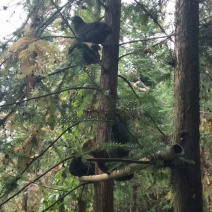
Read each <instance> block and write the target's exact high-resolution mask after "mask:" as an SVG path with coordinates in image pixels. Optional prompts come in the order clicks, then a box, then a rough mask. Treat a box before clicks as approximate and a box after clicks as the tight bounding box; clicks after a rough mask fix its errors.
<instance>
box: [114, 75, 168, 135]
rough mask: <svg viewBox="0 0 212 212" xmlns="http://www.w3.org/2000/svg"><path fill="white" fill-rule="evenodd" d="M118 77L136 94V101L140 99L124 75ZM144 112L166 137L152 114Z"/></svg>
mask: <svg viewBox="0 0 212 212" xmlns="http://www.w3.org/2000/svg"><path fill="white" fill-rule="evenodd" d="M118 77H120V78H121V79H123V80H124V81H125V82H126V83H127V84H128V85H129V87H130V88H131V90H132V92H133V93H134V95H135V96H136V98H137V99H138V101H140V99H139V96H138V94H137V93H136V92H135V90H134V89H133V87H132V85H131V84H130V82H129V81H128V80H127V79H126V78H125V77H123V76H121V75H118ZM144 114H145V115H146V116H148V117H149V118H150V120H151V121H152V122H153V124H154V125H155V127H156V128H157V129H158V131H159V132H160V133H161V134H162V135H163V136H164V137H166V135H165V134H164V133H163V132H162V130H161V129H160V128H159V127H158V125H157V123H156V122H155V120H154V119H153V118H152V116H151V115H150V114H149V113H148V112H147V111H144Z"/></svg>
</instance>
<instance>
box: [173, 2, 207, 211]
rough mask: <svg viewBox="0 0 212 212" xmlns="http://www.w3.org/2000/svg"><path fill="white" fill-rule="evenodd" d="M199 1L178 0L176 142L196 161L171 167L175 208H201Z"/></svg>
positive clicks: (188, 209) (199, 209)
mask: <svg viewBox="0 0 212 212" xmlns="http://www.w3.org/2000/svg"><path fill="white" fill-rule="evenodd" d="M198 3H199V1H198V0H177V2H176V68H175V88H174V91H175V114H174V115H175V117H174V143H179V144H181V145H182V146H183V147H184V150H185V155H186V158H188V159H192V160H193V161H194V163H195V164H193V165H192V164H186V165H182V164H181V165H179V166H176V167H174V168H173V170H172V185H173V192H174V211H175V212H202V211H203V204H202V184H201V169H200V147H199V49H198V33H199V4H198Z"/></svg>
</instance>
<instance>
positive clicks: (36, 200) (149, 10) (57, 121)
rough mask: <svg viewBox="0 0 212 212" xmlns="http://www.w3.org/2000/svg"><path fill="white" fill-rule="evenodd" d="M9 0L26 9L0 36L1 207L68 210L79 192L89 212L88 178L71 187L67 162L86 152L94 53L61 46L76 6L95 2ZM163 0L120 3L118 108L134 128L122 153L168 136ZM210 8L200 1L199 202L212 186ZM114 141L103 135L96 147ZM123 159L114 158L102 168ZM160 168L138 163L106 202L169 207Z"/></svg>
mask: <svg viewBox="0 0 212 212" xmlns="http://www.w3.org/2000/svg"><path fill="white" fill-rule="evenodd" d="M102 2H103V1H102ZM13 4H15V5H16V6H17V7H21V8H22V12H23V13H24V14H26V18H25V20H22V26H21V27H20V28H18V29H17V30H16V31H14V32H13V34H12V35H11V36H8V37H6V38H5V39H2V40H1V41H0V55H1V58H0V68H1V69H0V127H1V129H0V134H1V137H0V161H1V168H0V179H1V182H0V191H1V200H0V205H1V206H2V208H1V209H2V211H21V210H23V211H27V210H28V211H42V210H44V209H46V208H48V207H49V206H51V205H52V204H54V203H55V204H54V205H53V206H52V207H51V210H52V211H58V210H59V211H63V209H64V208H65V209H66V210H67V211H69V210H70V211H74V210H75V209H76V208H77V207H78V204H80V203H81V201H83V202H84V203H86V204H87V208H89V211H92V196H93V186H92V185H84V186H81V187H79V188H78V185H79V181H78V179H77V178H76V177H74V176H72V175H71V174H70V173H69V164H70V160H71V159H72V158H73V156H81V157H83V158H88V157H89V153H90V152H91V151H92V150H88V149H84V148H83V144H84V143H85V142H86V141H88V140H89V139H93V138H94V137H95V135H96V125H97V121H98V118H99V117H98V112H99V111H97V108H98V92H101V90H100V82H99V77H100V72H101V61H100V63H98V64H91V65H88V64H86V63H83V54H82V52H81V51H76V52H75V54H73V55H68V51H69V48H70V47H71V46H73V45H75V43H76V42H77V40H76V38H75V36H74V34H73V24H72V22H71V18H72V17H73V16H74V15H79V16H80V17H82V18H83V20H85V21H86V22H93V21H97V20H99V18H101V17H102V16H103V15H104V7H103V6H100V5H99V1H95V0H86V1H81V0H69V1H52V0H48V1H44V0H39V1H35V0H31V1H30V0H27V1H20V2H17V1H11V2H8V3H7V1H6V2H4V5H3V6H4V7H3V10H4V12H5V13H6V12H8V13H11V12H13V11H14V10H15V8H14V5H13ZM170 6H171V5H170V3H169V1H168V0H160V1H147V0H142V1H141V0H140V1H132V2H131V3H130V2H128V3H127V1H126V2H123V3H122V16H121V36H120V60H119V75H120V76H119V79H118V103H117V107H118V111H119V113H120V114H124V117H123V118H124V120H125V121H126V122H127V128H128V130H129V131H131V132H132V133H133V135H134V137H135V139H134V140H133V139H132V141H131V142H130V143H128V144H126V145H125V148H126V150H129V152H130V154H129V156H128V159H132V160H139V159H141V158H143V159H149V157H150V156H151V155H152V154H153V153H155V152H157V151H159V150H161V149H163V148H164V147H166V146H168V145H170V144H171V142H172V141H171V135H172V113H173V75H174V65H175V58H174V36H173V32H172V28H173V25H171V24H170V23H169V22H168V21H167V20H169V19H170V18H171V19H173V8H172V7H171V9H170ZM98 8H101V10H100V9H98ZM171 13H172V14H171ZM210 13H211V1H203V3H201V4H200V15H201V25H200V54H201V55H200V56H201V61H200V68H201V133H202V134H201V139H202V165H203V166H202V170H203V176H204V178H203V186H204V191H205V193H204V194H205V202H206V203H208V204H206V205H210V201H211V200H210V199H211V195H212V193H211V190H210V184H211V174H212V167H211V163H210V162H209V160H210V158H211V154H212V152H211V149H210V148H209V147H210V146H211V137H212V115H211V114H212V113H211V110H212V108H211V105H212V100H211V92H212V90H211V85H212V70H211V69H210V66H211V63H212V57H211V55H212V50H211V33H210V32H211V23H212V20H211V14H210ZM173 22H174V21H173ZM8 24H10V22H8ZM172 24H173V23H172ZM87 44H88V45H89V46H91V43H87ZM101 49H102V47H101ZM99 52H100V54H101V52H102V51H101V50H100V51H99ZM108 101H110V100H108ZM117 147H119V144H111V145H105V146H100V147H99V150H102V149H107V150H111V149H115V148H117ZM124 166H126V164H123V163H115V164H112V166H110V169H111V170H116V169H120V168H123V167H124ZM111 170H110V171H111ZM169 175H170V172H169V169H168V168H164V169H161V168H160V165H158V167H148V166H142V168H141V169H140V170H138V171H136V173H135V176H134V178H133V179H132V180H131V181H127V182H115V211H117V212H119V211H120V212H121V211H129V209H130V208H132V207H136V210H137V211H171V210H172V193H171V190H170V182H169ZM75 188H76V189H75ZM19 191H20V192H19ZM66 194H67V195H66ZM10 197H13V199H11V200H10V199H9V198H10ZM27 202H28V204H27ZM133 203H134V204H133ZM27 207H28V208H27ZM63 207H64V208H63ZM206 207H207V206H206ZM209 207H211V206H209ZM210 209H211V208H210ZM49 210H50V209H49Z"/></svg>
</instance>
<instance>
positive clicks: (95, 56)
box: [68, 43, 100, 65]
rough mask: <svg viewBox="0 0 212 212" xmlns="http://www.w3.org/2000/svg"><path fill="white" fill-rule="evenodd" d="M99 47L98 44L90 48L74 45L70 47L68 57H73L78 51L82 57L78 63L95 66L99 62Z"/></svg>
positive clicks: (84, 45)
mask: <svg viewBox="0 0 212 212" xmlns="http://www.w3.org/2000/svg"><path fill="white" fill-rule="evenodd" d="M99 50H100V46H99V45H98V44H93V45H91V47H89V46H88V45H86V44H84V43H76V44H74V45H73V46H71V47H70V48H69V50H68V57H70V56H72V55H74V54H75V53H77V52H78V51H79V53H81V55H82V60H83V61H79V62H84V63H85V64H87V65H90V64H97V63H99V61H100V54H99Z"/></svg>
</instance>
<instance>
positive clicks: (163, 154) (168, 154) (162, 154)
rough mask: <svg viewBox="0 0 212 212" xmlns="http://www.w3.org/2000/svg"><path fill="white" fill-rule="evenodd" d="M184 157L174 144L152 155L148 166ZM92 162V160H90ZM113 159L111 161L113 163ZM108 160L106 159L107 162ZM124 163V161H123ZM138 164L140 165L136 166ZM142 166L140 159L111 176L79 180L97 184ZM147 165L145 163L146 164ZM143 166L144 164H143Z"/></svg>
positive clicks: (179, 146)
mask: <svg viewBox="0 0 212 212" xmlns="http://www.w3.org/2000/svg"><path fill="white" fill-rule="evenodd" d="M183 155H184V150H183V147H182V146H181V145H179V144H174V145H172V146H171V147H168V148H167V149H165V150H164V151H159V152H157V153H156V154H155V155H153V156H152V157H151V159H150V162H149V164H156V162H157V161H158V160H162V161H163V162H167V161H173V160H175V159H177V158H179V157H181V156H183ZM90 160H92V159H90ZM94 160H95V161H96V160H98V159H97V158H95V159H94ZM114 160H115V158H113V160H111V162H114ZM109 161H110V159H109V160H108V159H107V162H109ZM123 161H124V160H123ZM138 163H140V164H138ZM142 164H143V162H142V159H141V160H139V161H137V162H136V163H135V164H130V165H129V166H127V167H125V168H124V169H122V170H117V171H113V172H112V173H111V174H109V175H108V174H106V173H104V174H100V175H92V176H82V177H80V178H79V180H82V181H87V182H97V181H104V180H109V179H116V178H120V177H123V176H126V175H129V174H131V173H133V172H134V171H135V170H136V169H140V168H141V167H140V166H141V165H142ZM146 164H147V163H146ZM143 165H144V164H143Z"/></svg>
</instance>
